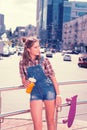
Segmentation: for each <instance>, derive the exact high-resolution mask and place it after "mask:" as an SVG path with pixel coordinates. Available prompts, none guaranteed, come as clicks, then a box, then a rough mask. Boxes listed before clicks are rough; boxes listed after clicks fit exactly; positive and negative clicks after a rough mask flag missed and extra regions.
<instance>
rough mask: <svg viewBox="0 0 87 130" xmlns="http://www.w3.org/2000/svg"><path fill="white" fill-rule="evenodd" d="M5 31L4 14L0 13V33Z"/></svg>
mask: <svg viewBox="0 0 87 130" xmlns="http://www.w3.org/2000/svg"><path fill="white" fill-rule="evenodd" d="M4 32H5V25H4V15H3V14H0V35H2V34H3V33H4Z"/></svg>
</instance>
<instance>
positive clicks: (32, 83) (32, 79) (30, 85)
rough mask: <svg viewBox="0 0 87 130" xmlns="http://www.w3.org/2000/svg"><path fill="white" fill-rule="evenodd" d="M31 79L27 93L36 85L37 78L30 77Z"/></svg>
mask: <svg viewBox="0 0 87 130" xmlns="http://www.w3.org/2000/svg"><path fill="white" fill-rule="evenodd" d="M29 81H30V84H29V86H28V87H27V88H26V93H31V91H32V89H33V87H34V86H35V82H36V79H34V78H29Z"/></svg>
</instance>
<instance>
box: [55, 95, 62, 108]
mask: <svg viewBox="0 0 87 130" xmlns="http://www.w3.org/2000/svg"><path fill="white" fill-rule="evenodd" d="M61 104H62V97H61V96H56V107H60V106H61Z"/></svg>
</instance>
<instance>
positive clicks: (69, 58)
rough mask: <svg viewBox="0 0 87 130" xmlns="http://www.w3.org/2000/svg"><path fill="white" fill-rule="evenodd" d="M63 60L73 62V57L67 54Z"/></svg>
mask: <svg viewBox="0 0 87 130" xmlns="http://www.w3.org/2000/svg"><path fill="white" fill-rule="evenodd" d="M63 60H64V61H71V56H70V55H68V54H65V55H64V57H63Z"/></svg>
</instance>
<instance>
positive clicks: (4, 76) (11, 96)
mask: <svg viewBox="0 0 87 130" xmlns="http://www.w3.org/2000/svg"><path fill="white" fill-rule="evenodd" d="M71 57H72V61H71V62H68V61H63V56H62V55H61V53H56V54H53V58H49V60H50V61H51V63H52V66H53V68H54V71H55V74H56V77H57V81H58V83H59V84H60V92H61V95H62V99H63V103H65V99H66V97H72V96H74V95H78V101H86V99H87V83H80V84H68V85H62V84H61V83H62V82H66V81H71V82H73V81H79V80H80V81H85V80H87V69H85V68H79V67H78V65H77V61H78V55H71ZM19 60H20V56H18V55H17V54H15V55H12V56H10V57H3V60H0V88H4V87H15V86H19V85H21V79H20V74H19V66H18V65H19ZM28 102H29V95H28V94H26V92H25V89H23V90H14V91H6V92H2V112H9V111H14V110H21V109H28V108H29V103H28ZM86 108H87V104H86V105H78V106H77V114H79V113H80V114H82V116H77V117H76V118H77V119H79V120H85V121H86V120H87V115H86V114H84V113H87V109H86ZM65 111H66V110H65V108H63V111H62V112H61V113H60V114H59V115H60V116H64V115H66V112H65Z"/></svg>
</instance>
